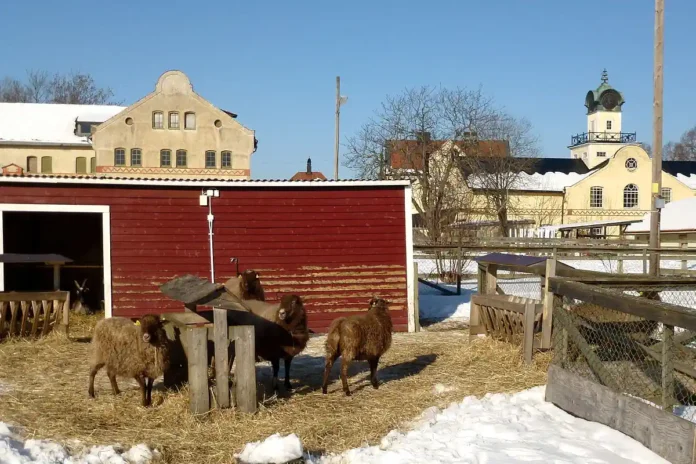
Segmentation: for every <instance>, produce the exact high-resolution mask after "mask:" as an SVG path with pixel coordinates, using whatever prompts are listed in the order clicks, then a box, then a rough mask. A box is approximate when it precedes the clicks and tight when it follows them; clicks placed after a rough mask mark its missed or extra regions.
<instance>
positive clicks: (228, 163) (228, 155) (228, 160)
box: [220, 151, 232, 169]
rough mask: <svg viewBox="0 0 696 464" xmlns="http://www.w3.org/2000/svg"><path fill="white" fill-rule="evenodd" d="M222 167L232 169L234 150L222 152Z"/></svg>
mask: <svg viewBox="0 0 696 464" xmlns="http://www.w3.org/2000/svg"><path fill="white" fill-rule="evenodd" d="M220 167H221V168H222V169H232V152H231V151H223V152H222V153H221V154H220Z"/></svg>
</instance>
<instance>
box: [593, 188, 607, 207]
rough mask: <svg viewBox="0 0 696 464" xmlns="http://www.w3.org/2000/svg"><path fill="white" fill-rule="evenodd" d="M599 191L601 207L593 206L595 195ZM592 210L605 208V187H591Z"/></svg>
mask: <svg viewBox="0 0 696 464" xmlns="http://www.w3.org/2000/svg"><path fill="white" fill-rule="evenodd" d="M596 191H599V205H593V204H592V203H593V200H594V199H595V193H594V192H596ZM590 208H593V209H594V208H604V187H600V186H598V185H595V186H592V187H590Z"/></svg>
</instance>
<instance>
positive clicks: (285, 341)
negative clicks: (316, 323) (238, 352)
mask: <svg viewBox="0 0 696 464" xmlns="http://www.w3.org/2000/svg"><path fill="white" fill-rule="evenodd" d="M244 304H245V305H247V306H248V307H249V309H250V311H228V312H227V323H228V324H229V325H230V326H232V325H253V326H254V336H255V340H256V343H255V349H256V356H257V358H259V359H262V360H266V361H270V362H271V365H272V366H273V389H274V390H277V389H278V372H279V370H280V360H281V359H282V360H283V361H284V363H285V383H284V385H285V388H286V389H287V390H288V391H289V390H291V389H292V386H291V384H290V365H291V363H292V359H293V358H294V357H295V356H297V355H298V354H300V353H301V352H302V351H303V350H304V349H305V347H306V346H307V342H308V341H309V331H308V329H307V313H306V311H305V308H304V304H303V302H302V299H301V298H300V297H299V296H297V295H286V296H284V297H283V298H281V300H280V302H277V303H268V302H263V301H256V300H246V301H244ZM200 314H201V315H202V316H203V317H205V318H206V319H208V320H210V321H212V320H213V314H212V312H201V313H200ZM210 351H211V350H209V352H210ZM234 356H235V353H234V349H233V346H232V345H230V355H229V362H230V365H231V364H232V362H233V361H234Z"/></svg>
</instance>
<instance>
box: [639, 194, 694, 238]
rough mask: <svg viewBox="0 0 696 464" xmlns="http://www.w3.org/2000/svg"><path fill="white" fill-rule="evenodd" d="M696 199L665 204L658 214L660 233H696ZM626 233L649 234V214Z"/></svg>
mask: <svg viewBox="0 0 696 464" xmlns="http://www.w3.org/2000/svg"><path fill="white" fill-rule="evenodd" d="M694 211H696V197H694V198H686V199H684V200H679V201H673V202H671V203H667V205H666V206H665V207H664V208H663V209H662V212H661V213H660V232H676V231H687V230H689V231H690V230H694V231H696V215H695V214H694ZM626 232H627V233H647V232H650V213H646V214H645V216H643V220H642V221H641V222H639V223H637V224H631V225H630V226H628V227H627V228H626Z"/></svg>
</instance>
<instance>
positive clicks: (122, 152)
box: [114, 148, 126, 166]
mask: <svg viewBox="0 0 696 464" xmlns="http://www.w3.org/2000/svg"><path fill="white" fill-rule="evenodd" d="M125 165H126V149H125V148H117V149H115V150H114V166H125Z"/></svg>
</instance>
